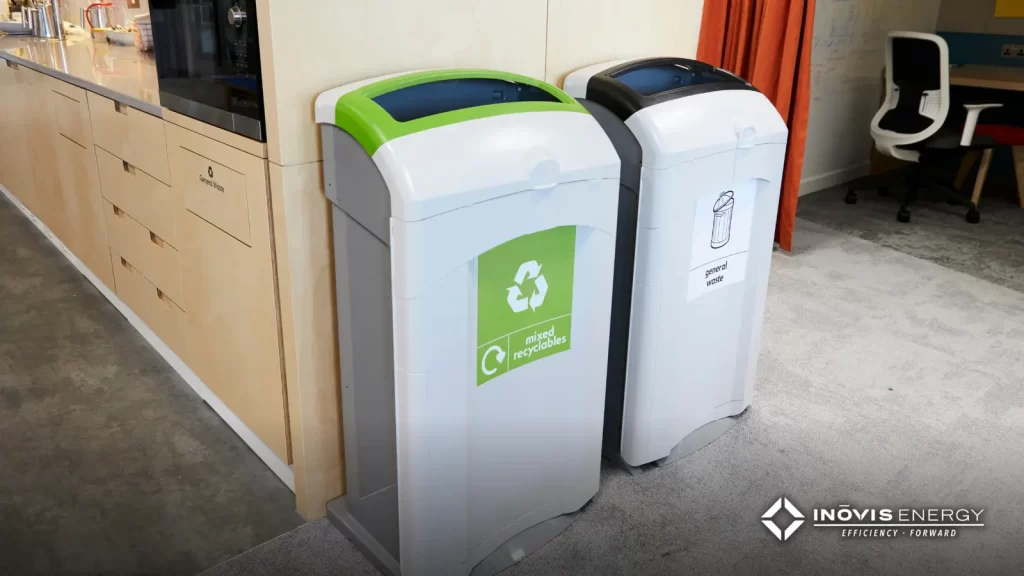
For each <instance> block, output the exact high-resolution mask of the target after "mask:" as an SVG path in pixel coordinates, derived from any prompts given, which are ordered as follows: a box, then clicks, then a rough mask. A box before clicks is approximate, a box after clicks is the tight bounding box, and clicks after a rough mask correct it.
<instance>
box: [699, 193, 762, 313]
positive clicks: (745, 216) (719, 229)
mask: <svg viewBox="0 0 1024 576" xmlns="http://www.w3.org/2000/svg"><path fill="white" fill-rule="evenodd" d="M756 193H757V183H756V181H754V180H746V181H743V182H737V183H735V184H733V185H732V186H731V187H729V188H727V189H724V190H715V191H713V192H710V193H708V194H705V195H704V196H701V197H700V198H698V199H697V204H696V206H695V207H694V213H693V239H692V246H693V248H692V251H691V254H690V279H689V289H688V290H687V293H686V299H687V300H693V299H694V298H699V297H701V296H703V295H705V294H707V293H709V292H713V291H715V290H718V289H719V288H724V287H725V286H728V285H730V284H735V283H737V282H742V281H743V279H744V278H745V277H746V275H747V251H748V250H749V249H750V229H751V227H752V226H753V224H754V202H755V200H756Z"/></svg>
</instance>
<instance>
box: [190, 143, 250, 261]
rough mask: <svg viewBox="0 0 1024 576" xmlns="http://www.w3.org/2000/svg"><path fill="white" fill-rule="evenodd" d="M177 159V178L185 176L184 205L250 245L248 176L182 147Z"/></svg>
mask: <svg viewBox="0 0 1024 576" xmlns="http://www.w3.org/2000/svg"><path fill="white" fill-rule="evenodd" d="M178 158H179V159H180V160H181V166H180V167H178V166H175V177H177V175H178V174H181V176H182V179H183V183H184V186H183V188H184V194H185V207H186V208H188V209H189V210H190V211H191V212H192V213H194V214H196V215H197V216H199V217H200V218H202V219H203V220H206V221H207V222H209V223H210V224H213V225H214V226H216V227H217V228H220V229H221V230H223V231H225V232H227V233H228V234H231V235H232V236H234V237H235V238H237V239H239V240H241V241H242V242H243V243H244V244H246V245H250V243H251V241H252V240H251V239H250V237H249V202H248V200H247V197H246V190H245V176H244V175H243V174H242V173H241V172H237V171H235V170H232V169H231V168H228V167H227V166H224V165H223V164H219V163H217V162H215V161H213V160H210V159H209V158H204V157H203V156H200V155H199V154H196V153H195V152H193V151H191V150H188V149H182V150H181V151H180V154H179V155H178ZM179 170H180V172H179Z"/></svg>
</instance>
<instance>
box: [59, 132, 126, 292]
mask: <svg viewBox="0 0 1024 576" xmlns="http://www.w3.org/2000/svg"><path fill="white" fill-rule="evenodd" d="M57 164H58V172H59V177H60V181H61V192H62V194H61V198H62V202H61V208H62V211H63V214H64V218H63V221H64V223H65V235H66V238H62V240H63V241H64V244H65V245H66V246H67V247H68V248H70V249H71V251H72V252H74V254H75V256H77V257H78V259H79V260H81V261H82V263H83V264H85V265H86V267H88V268H89V270H91V271H92V273H93V274H95V275H96V276H97V277H98V278H99V279H100V280H102V281H103V283H104V284H106V285H107V287H108V288H113V287H114V276H113V274H112V272H111V267H110V254H109V252H108V248H107V232H106V228H105V226H104V222H103V198H102V197H101V196H100V179H99V174H97V171H96V158H95V156H94V155H93V151H92V148H86V147H84V146H82V145H80V144H79V143H78V142H75V141H73V140H71V139H70V138H68V137H67V136H64V135H62V134H58V135H57Z"/></svg>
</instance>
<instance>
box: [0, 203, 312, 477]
mask: <svg viewBox="0 0 1024 576" xmlns="http://www.w3.org/2000/svg"><path fill="white" fill-rule="evenodd" d="M0 192H3V193H4V196H6V197H7V198H8V199H9V200H10V201H11V203H12V204H14V205H15V206H17V207H18V209H19V210H21V211H22V212H24V213H25V216H26V217H27V218H28V219H29V221H30V222H32V223H33V224H35V226H36V228H39V230H40V231H41V232H42V233H43V235H44V236H46V238H48V239H49V240H50V242H52V243H53V245H54V246H56V247H57V249H58V250H60V251H61V253H63V254H64V256H65V257H66V258H67V259H68V260H69V261H70V262H71V263H72V264H74V266H75V268H78V271H79V272H81V273H82V275H83V276H85V277H86V278H88V279H89V282H92V284H93V286H95V287H96V289H97V290H99V291H100V293H101V294H103V295H104V296H106V298H107V300H109V301H110V303H111V304H113V305H114V307H115V308H117V310H118V312H120V313H121V314H122V315H123V316H124V317H125V318H127V319H128V322H129V323H130V324H131V325H132V326H134V327H135V329H136V330H138V331H139V334H142V337H143V338H145V339H146V341H147V342H149V344H150V346H152V347H153V348H154V349H155V350H156V351H157V352H159V353H160V355H161V356H163V357H164V360H166V361H167V363H168V364H170V365H171V367H172V368H174V370H175V371H176V372H177V373H178V374H179V375H181V377H182V378H183V379H184V380H185V382H188V385H189V386H191V387H192V389H193V390H195V391H196V393H197V394H199V397H200V398H202V399H203V400H205V401H206V403H207V404H209V405H210V407H211V408H213V411H214V412H216V413H217V415H218V416H220V417H221V418H222V419H223V420H224V422H226V423H227V425H228V426H230V427H231V429H232V430H234V431H235V434H238V435H239V436H240V437H241V438H242V440H243V441H244V442H245V443H246V444H248V445H249V448H251V449H252V451H253V452H255V453H256V455H257V456H259V457H260V459H261V460H263V462H264V463H265V464H266V465H267V466H269V467H270V469H271V470H272V471H273V472H274V474H277V476H278V478H280V479H281V481H282V482H284V483H285V485H286V486H288V488H289V489H290V490H291V491H292V492H294V491H295V472H294V471H292V467H291V466H289V465H288V464H287V463H285V462H284V461H283V460H281V459H280V458H278V457H277V454H274V451H273V450H271V449H270V448H269V447H268V446H267V445H266V444H264V443H263V441H262V440H260V439H259V437H258V436H256V434H255V433H253V431H252V430H250V429H249V427H248V426H246V425H245V423H244V422H242V420H241V419H239V418H238V416H236V415H235V413H234V412H232V411H231V409H230V408H228V407H227V405H226V404H224V403H223V402H221V400H220V398H217V395H216V394H214V393H213V391H212V390H210V389H209V388H208V387H207V386H206V384H203V381H202V380H200V379H199V376H196V373H195V372H193V371H192V369H191V368H189V367H188V366H187V365H186V364H185V362H184V361H182V359H181V358H179V357H178V355H177V354H175V353H174V352H173V351H172V350H171V349H170V347H169V346H167V344H164V342H163V340H160V337H159V336H157V335H156V333H154V332H153V331H152V330H150V328H149V326H146V323H145V322H143V321H142V319H141V318H139V317H138V316H136V315H135V313H134V312H132V310H131V308H129V307H128V305H127V304H125V303H124V302H122V301H121V299H120V298H118V297H117V295H116V294H114V293H113V292H111V291H110V289H109V288H107V286H106V285H105V284H103V282H101V281H100V279H99V278H97V277H96V276H95V275H94V274H93V273H92V271H91V270H89V268H88V267H86V265H85V264H82V262H81V261H80V260H79V259H78V258H77V257H76V256H75V255H74V254H73V253H72V252H71V250H69V249H68V247H67V246H65V245H64V243H63V242H61V241H60V240H59V239H58V238H57V236H55V235H54V234H53V232H51V231H50V229H49V228H47V226H46V224H44V223H43V221H42V220H40V219H39V218H38V217H37V216H36V215H35V214H33V213H32V211H31V210H29V209H28V208H26V207H25V205H24V204H22V203H21V201H20V200H18V199H17V198H16V197H15V196H14V194H11V192H10V191H9V190H8V189H7V188H5V187H4V186H3V185H0Z"/></svg>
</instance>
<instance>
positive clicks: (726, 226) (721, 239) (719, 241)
mask: <svg viewBox="0 0 1024 576" xmlns="http://www.w3.org/2000/svg"><path fill="white" fill-rule="evenodd" d="M734 206H736V200H735V199H733V192H732V190H729V191H728V192H722V193H721V194H720V195H719V196H718V201H717V202H715V206H714V208H712V212H714V214H715V223H714V225H713V226H712V227H711V247H712V248H721V247H722V246H725V245H726V244H728V243H729V237H730V235H731V234H732V209H733V207H734Z"/></svg>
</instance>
